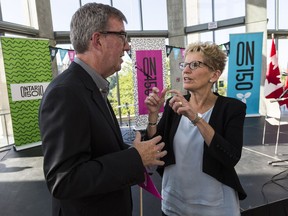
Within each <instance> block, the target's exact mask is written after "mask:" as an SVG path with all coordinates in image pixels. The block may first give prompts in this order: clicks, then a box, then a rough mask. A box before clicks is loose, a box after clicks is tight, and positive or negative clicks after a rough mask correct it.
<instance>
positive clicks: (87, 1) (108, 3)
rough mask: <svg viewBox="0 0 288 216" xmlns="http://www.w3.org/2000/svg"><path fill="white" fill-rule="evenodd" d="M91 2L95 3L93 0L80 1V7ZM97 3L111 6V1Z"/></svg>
mask: <svg viewBox="0 0 288 216" xmlns="http://www.w3.org/2000/svg"><path fill="white" fill-rule="evenodd" d="M91 2H95V0H81V3H82V5H84V4H86V3H91ZM97 3H102V4H107V5H111V0H101V1H97Z"/></svg>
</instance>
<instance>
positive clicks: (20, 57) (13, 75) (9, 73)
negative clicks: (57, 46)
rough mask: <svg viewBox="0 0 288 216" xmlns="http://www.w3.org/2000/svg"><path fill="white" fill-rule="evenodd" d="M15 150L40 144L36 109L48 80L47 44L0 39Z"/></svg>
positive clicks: (26, 40)
mask: <svg viewBox="0 0 288 216" xmlns="http://www.w3.org/2000/svg"><path fill="white" fill-rule="evenodd" d="M1 48H2V55H3V61H4V68H5V76H6V83H7V89H8V97H9V105H10V112H11V118H12V127H13V135H14V141H15V147H16V149H17V147H19V146H21V147H23V146H24V145H32V146H33V145H35V144H39V143H40V131H39V127H38V109H39V105H40V100H41V98H42V95H43V93H44V91H45V89H46V87H47V85H48V83H49V82H50V81H51V80H52V69H51V58H50V51H49V40H46V39H45V40H44V39H27V38H8V37H2V38H1Z"/></svg>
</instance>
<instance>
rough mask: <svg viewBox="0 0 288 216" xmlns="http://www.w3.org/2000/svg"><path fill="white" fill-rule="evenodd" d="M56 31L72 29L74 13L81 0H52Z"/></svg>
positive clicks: (54, 28)
mask: <svg viewBox="0 0 288 216" xmlns="http://www.w3.org/2000/svg"><path fill="white" fill-rule="evenodd" d="M50 3H51V13H52V21H53V30H54V31H70V21H71V18H72V15H73V14H74V13H75V11H76V10H77V9H78V8H79V6H80V4H79V0H61V1H59V0H50Z"/></svg>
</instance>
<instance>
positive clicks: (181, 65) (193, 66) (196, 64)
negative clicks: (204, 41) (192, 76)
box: [179, 61, 214, 70]
mask: <svg viewBox="0 0 288 216" xmlns="http://www.w3.org/2000/svg"><path fill="white" fill-rule="evenodd" d="M201 64H202V65H205V66H206V67H208V68H210V69H212V70H214V68H213V67H211V66H209V65H208V64H206V63H204V62H201V61H192V62H189V63H186V62H180V63H179V68H180V69H181V70H184V69H185V68H186V66H187V65H189V68H190V69H191V70H195V69H197V68H199V67H201Z"/></svg>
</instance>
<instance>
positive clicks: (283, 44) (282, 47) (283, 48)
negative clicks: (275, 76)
mask: <svg viewBox="0 0 288 216" xmlns="http://www.w3.org/2000/svg"><path fill="white" fill-rule="evenodd" d="M268 44H269V45H270V46H269V45H268ZM267 48H269V52H267V56H268V57H269V56H270V52H271V41H270V43H267ZM276 50H278V52H277V55H278V66H279V69H280V72H281V73H282V72H287V67H288V58H287V50H288V39H278V46H277V45H276ZM267 62H268V60H267ZM269 62H270V61H269Z"/></svg>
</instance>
